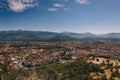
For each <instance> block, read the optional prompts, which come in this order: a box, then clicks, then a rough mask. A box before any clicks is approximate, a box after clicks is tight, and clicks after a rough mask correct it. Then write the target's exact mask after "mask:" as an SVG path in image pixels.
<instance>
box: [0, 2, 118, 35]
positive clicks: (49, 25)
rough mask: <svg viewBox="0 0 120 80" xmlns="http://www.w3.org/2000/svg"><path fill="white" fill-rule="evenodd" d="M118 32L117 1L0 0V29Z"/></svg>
mask: <svg viewBox="0 0 120 80" xmlns="http://www.w3.org/2000/svg"><path fill="white" fill-rule="evenodd" d="M18 29H22V30H35V31H53V32H62V31H69V32H77V33H83V32H91V33H96V34H101V33H109V32H120V0H0V30H1V31H2V30H18Z"/></svg>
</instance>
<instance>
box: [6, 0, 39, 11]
mask: <svg viewBox="0 0 120 80" xmlns="http://www.w3.org/2000/svg"><path fill="white" fill-rule="evenodd" d="M36 5H37V4H36V0H8V6H9V8H10V9H11V10H12V11H15V12H22V11H24V10H25V9H27V8H33V7H35V6H36Z"/></svg>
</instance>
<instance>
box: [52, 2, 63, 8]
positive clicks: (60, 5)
mask: <svg viewBox="0 0 120 80" xmlns="http://www.w3.org/2000/svg"><path fill="white" fill-rule="evenodd" d="M53 6H54V7H58V8H61V7H64V5H63V4H60V3H54V4H53Z"/></svg>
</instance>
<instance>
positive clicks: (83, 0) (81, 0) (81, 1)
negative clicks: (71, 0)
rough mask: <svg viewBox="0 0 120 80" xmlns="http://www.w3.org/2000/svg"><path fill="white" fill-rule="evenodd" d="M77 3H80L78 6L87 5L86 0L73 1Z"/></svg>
mask: <svg viewBox="0 0 120 80" xmlns="http://www.w3.org/2000/svg"><path fill="white" fill-rule="evenodd" d="M75 1H76V2H77V3H80V4H88V3H89V1H88V0H75Z"/></svg>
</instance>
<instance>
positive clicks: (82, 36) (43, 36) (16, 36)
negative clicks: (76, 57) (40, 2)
mask: <svg viewBox="0 0 120 80" xmlns="http://www.w3.org/2000/svg"><path fill="white" fill-rule="evenodd" d="M78 40H118V41H119V40H120V33H107V34H100V35H97V34H92V33H73V32H61V33H57V32H49V31H28V30H15V31H0V42H5V41H10V42H13V41H51V42H52V41H53V42H57V41H60V42H61V41H78Z"/></svg>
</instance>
